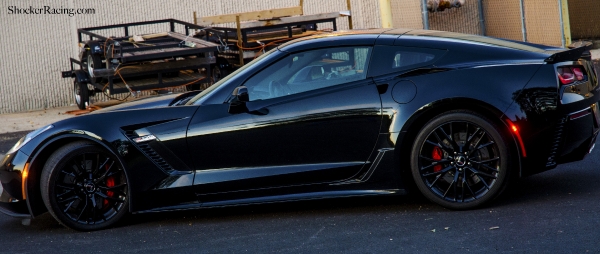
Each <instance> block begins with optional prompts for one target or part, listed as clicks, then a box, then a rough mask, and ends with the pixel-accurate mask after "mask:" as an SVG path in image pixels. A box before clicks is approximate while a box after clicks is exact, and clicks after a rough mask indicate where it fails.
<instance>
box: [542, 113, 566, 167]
mask: <svg viewBox="0 0 600 254" xmlns="http://www.w3.org/2000/svg"><path fill="white" fill-rule="evenodd" d="M565 122H566V120H565V119H561V120H560V121H559V122H558V124H557V125H556V130H555V131H554V135H553V138H552V143H550V155H549V156H548V161H547V162H546V167H554V166H556V155H557V154H558V152H559V148H560V144H561V140H562V137H563V131H564V128H565Z"/></svg>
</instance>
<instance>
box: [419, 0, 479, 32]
mask: <svg viewBox="0 0 600 254" xmlns="http://www.w3.org/2000/svg"><path fill="white" fill-rule="evenodd" d="M428 15H429V29H431V30H442V31H450V32H457V33H466V34H482V31H481V23H480V18H479V3H478V1H477V0H466V1H465V5H463V6H462V7H460V8H451V9H447V10H444V11H441V12H430V13H429V14H428Z"/></svg>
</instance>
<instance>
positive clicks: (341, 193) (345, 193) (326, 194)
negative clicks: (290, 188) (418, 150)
mask: <svg viewBox="0 0 600 254" xmlns="http://www.w3.org/2000/svg"><path fill="white" fill-rule="evenodd" d="M404 194H406V191H405V190H402V189H385V190H338V191H323V192H310V193H300V194H287V195H278V196H266V197H257V198H244V199H234V200H224V201H213V202H205V203H189V204H182V205H176V206H169V207H162V208H155V209H150V210H144V211H138V212H134V213H151V212H165V211H182V210H192V209H202V208H216V207H227V206H239V205H251V204H268V203H282V202H290V201H300V200H319V199H329V198H345V197H361V196H384V195H404Z"/></svg>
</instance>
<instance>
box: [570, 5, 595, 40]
mask: <svg viewBox="0 0 600 254" xmlns="http://www.w3.org/2000/svg"><path fill="white" fill-rule="evenodd" d="M569 18H570V26H571V37H572V38H573V40H577V39H596V40H597V39H600V1H598V0H569Z"/></svg>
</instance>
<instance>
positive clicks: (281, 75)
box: [244, 47, 371, 101]
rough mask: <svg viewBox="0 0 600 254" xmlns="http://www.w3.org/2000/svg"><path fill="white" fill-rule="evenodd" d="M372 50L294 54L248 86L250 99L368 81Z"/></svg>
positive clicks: (274, 96)
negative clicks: (363, 80) (369, 60)
mask: <svg viewBox="0 0 600 254" xmlns="http://www.w3.org/2000/svg"><path fill="white" fill-rule="evenodd" d="M370 51H371V47H340V48H326V49H316V50H309V51H304V52H301V53H295V54H290V55H288V56H286V57H284V58H283V59H281V60H279V61H277V62H276V63H274V64H272V65H270V66H268V67H267V68H265V69H263V70H261V71H260V72H258V73H257V74H256V75H254V76H253V77H251V78H250V79H249V80H248V81H246V83H245V84H244V85H245V86H246V87H247V88H248V93H249V95H250V100H251V101H255V100H265V99H271V98H277V97H281V96H286V95H291V94H296V93H302V92H306V91H311V90H315V89H320V88H324V87H329V86H335V85H339V84H344V83H348V82H352V81H356V80H362V79H365V78H366V75H367V67H368V59H369V55H370Z"/></svg>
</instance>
